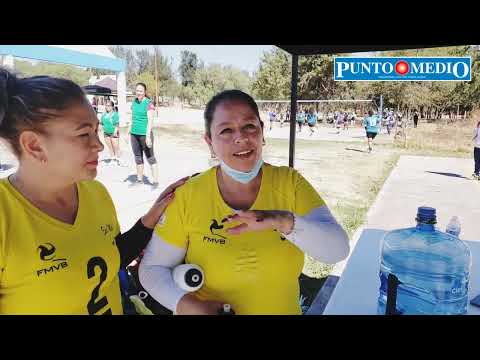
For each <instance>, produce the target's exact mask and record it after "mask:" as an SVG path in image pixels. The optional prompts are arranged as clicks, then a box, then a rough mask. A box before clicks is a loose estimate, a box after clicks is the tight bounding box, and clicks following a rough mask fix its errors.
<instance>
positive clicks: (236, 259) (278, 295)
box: [139, 90, 349, 315]
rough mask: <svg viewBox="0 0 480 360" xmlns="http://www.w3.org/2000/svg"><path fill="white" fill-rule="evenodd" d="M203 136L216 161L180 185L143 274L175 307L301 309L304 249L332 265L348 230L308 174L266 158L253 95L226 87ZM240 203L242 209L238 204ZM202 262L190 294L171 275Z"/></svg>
mask: <svg viewBox="0 0 480 360" xmlns="http://www.w3.org/2000/svg"><path fill="white" fill-rule="evenodd" d="M204 117H205V130H206V134H205V141H206V142H207V144H208V146H209V147H210V148H211V149H212V151H214V152H215V153H216V154H217V156H218V158H219V159H220V166H216V167H212V168H210V169H208V170H207V171H205V172H203V173H201V174H200V175H197V176H195V177H193V178H191V179H190V180H189V181H188V182H187V183H186V184H185V185H183V186H182V187H180V188H179V189H178V190H177V191H176V198H175V200H174V201H173V202H172V203H171V204H170V205H169V207H168V208H167V210H166V212H165V217H164V219H163V221H161V222H160V223H159V224H158V225H157V227H156V228H155V231H154V235H153V238H152V241H151V242H150V243H149V245H148V246H147V248H146V249H145V254H144V257H143V259H142V261H141V263H140V268H139V275H140V282H141V283H142V285H143V287H144V288H145V289H146V290H147V291H148V292H149V294H150V295H151V296H152V297H153V298H154V299H155V300H157V301H158V302H159V303H161V304H162V305H163V306H166V307H167V308H169V309H170V310H171V311H174V312H176V313H177V314H209V315H213V314H217V313H218V311H219V309H221V307H222V305H223V304H224V303H228V304H231V305H232V309H233V310H234V312H235V313H236V314H239V315H243V314H301V308H300V303H299V297H300V293H299V284H298V277H299V275H300V273H301V271H302V268H303V263H304V254H305V253H307V254H309V255H310V256H313V257H314V258H316V259H318V260H320V261H322V262H326V263H335V262H338V261H340V260H342V259H344V258H345V257H346V256H347V255H348V252H349V244H348V237H347V234H346V233H345V231H344V230H343V228H342V227H341V226H340V225H339V224H338V223H337V221H336V220H335V218H334V217H333V215H332V214H331V213H330V211H329V209H328V207H327V206H326V204H325V202H324V201H323V200H322V198H321V197H320V195H319V194H318V193H317V191H315V189H314V188H313V187H312V185H310V184H309V183H308V181H307V180H305V178H304V177H303V176H302V175H300V173H298V171H296V170H295V169H292V168H289V167H287V166H273V165H270V164H266V163H263V160H262V139H263V124H262V122H261V121H260V115H259V112H258V107H257V104H256V103H255V100H254V99H253V98H252V97H250V96H249V95H248V94H245V93H243V92H241V91H239V90H227V91H223V92H221V93H219V94H217V95H215V96H214V97H213V98H212V99H211V100H210V101H209V102H208V104H207V106H206V109H205V114H204ZM234 209H236V210H234ZM183 262H186V263H191V264H197V265H199V266H200V267H201V268H202V269H203V271H204V273H205V283H204V285H203V287H202V288H201V289H200V290H198V291H196V292H193V293H186V292H185V291H184V290H182V289H181V288H180V287H179V286H178V285H176V284H175V282H174V281H173V278H172V269H173V268H174V267H175V266H177V265H178V264H181V263H183Z"/></svg>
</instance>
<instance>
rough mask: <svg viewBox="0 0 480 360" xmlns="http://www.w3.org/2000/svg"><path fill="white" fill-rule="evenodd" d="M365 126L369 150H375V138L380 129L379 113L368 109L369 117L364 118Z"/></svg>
mask: <svg viewBox="0 0 480 360" xmlns="http://www.w3.org/2000/svg"><path fill="white" fill-rule="evenodd" d="M363 126H364V127H365V131H366V136H367V143H368V152H369V153H371V152H372V151H373V140H374V139H375V137H376V136H377V134H378V131H379V119H378V116H377V115H374V114H373V111H372V110H368V117H366V118H365V119H364V120H363Z"/></svg>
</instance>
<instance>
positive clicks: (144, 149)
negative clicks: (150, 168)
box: [130, 133, 157, 165]
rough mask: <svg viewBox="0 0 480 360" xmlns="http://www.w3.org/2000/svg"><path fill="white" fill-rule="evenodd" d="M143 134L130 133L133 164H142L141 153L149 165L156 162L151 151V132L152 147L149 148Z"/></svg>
mask: <svg viewBox="0 0 480 360" xmlns="http://www.w3.org/2000/svg"><path fill="white" fill-rule="evenodd" d="M146 138H147V137H146V136H145V135H134V134H130V142H131V144H132V150H133V155H134V156H135V164H137V165H142V164H143V154H145V157H146V158H147V161H148V163H149V164H150V165H154V164H156V163H157V160H156V159H155V155H154V153H153V133H152V134H151V139H152V147H151V148H149V147H148V146H147V144H146V142H145V140H146Z"/></svg>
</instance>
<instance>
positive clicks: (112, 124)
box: [100, 100, 120, 165]
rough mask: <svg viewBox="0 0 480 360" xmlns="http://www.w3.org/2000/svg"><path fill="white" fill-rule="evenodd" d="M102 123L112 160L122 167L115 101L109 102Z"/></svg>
mask: <svg viewBox="0 0 480 360" xmlns="http://www.w3.org/2000/svg"><path fill="white" fill-rule="evenodd" d="M100 123H101V125H102V128H103V136H104V139H105V143H106V144H107V147H108V151H109V153H110V160H113V161H116V162H117V165H120V146H119V136H120V132H119V128H118V123H119V119H118V112H116V111H115V108H114V103H113V101H111V100H109V101H108V102H107V105H106V111H105V112H104V113H103V115H102V118H101V120H100Z"/></svg>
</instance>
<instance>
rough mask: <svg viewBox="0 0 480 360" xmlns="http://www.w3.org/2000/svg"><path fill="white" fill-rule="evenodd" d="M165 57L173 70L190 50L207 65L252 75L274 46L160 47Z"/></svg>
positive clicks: (137, 46)
mask: <svg viewBox="0 0 480 360" xmlns="http://www.w3.org/2000/svg"><path fill="white" fill-rule="evenodd" d="M131 47H132V48H133V49H141V48H150V49H152V45H132V46H131ZM159 47H160V51H161V52H162V55H163V56H166V57H168V58H171V59H172V70H174V71H176V70H177V69H178V66H179V65H180V53H181V51H182V50H189V51H192V52H194V53H195V54H197V57H198V58H199V59H200V60H202V61H203V62H204V63H205V65H209V64H213V63H216V64H221V65H232V66H234V67H236V68H239V69H240V70H246V71H248V72H249V73H250V74H252V72H254V71H256V70H257V69H258V65H259V64H260V59H261V57H262V54H263V52H264V51H270V50H271V49H273V48H274V46H273V45H159Z"/></svg>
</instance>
